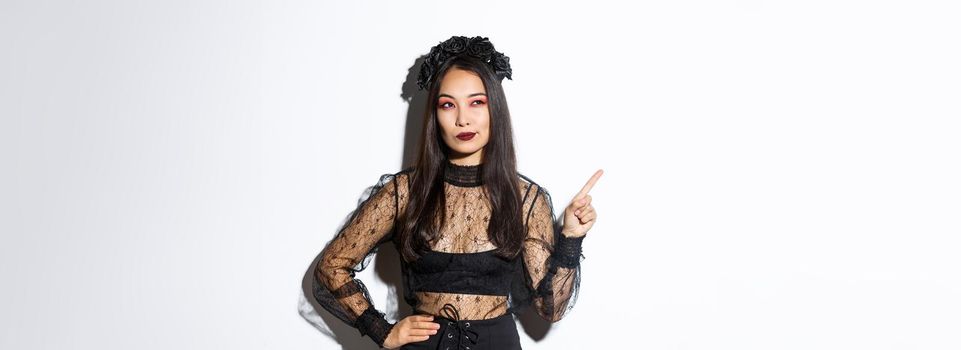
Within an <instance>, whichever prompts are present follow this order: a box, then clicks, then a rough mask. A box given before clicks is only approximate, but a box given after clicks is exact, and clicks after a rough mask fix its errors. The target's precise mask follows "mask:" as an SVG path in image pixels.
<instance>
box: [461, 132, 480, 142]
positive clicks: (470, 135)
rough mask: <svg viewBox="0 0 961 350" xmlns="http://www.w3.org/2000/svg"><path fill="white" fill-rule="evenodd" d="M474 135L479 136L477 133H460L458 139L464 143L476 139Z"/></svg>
mask: <svg viewBox="0 0 961 350" xmlns="http://www.w3.org/2000/svg"><path fill="white" fill-rule="evenodd" d="M474 135H477V133H476V132H462V133H460V134H457V138H458V139H461V140H462V141H470V139H472V138H474Z"/></svg>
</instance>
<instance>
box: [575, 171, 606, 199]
mask: <svg viewBox="0 0 961 350" xmlns="http://www.w3.org/2000/svg"><path fill="white" fill-rule="evenodd" d="M602 174H604V170H602V169H597V171H596V172H594V176H591V179H590V180H587V184H585V185H584V188H581V191H580V192H577V196H576V197H575V198H581V197H583V196H585V195H587V193H588V192H590V191H591V188H592V187H594V183H596V182H597V179H600V178H601V175H602Z"/></svg>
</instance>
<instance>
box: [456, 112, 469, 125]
mask: <svg viewBox="0 0 961 350" xmlns="http://www.w3.org/2000/svg"><path fill="white" fill-rule="evenodd" d="M454 124H455V125H457V126H459V127H465V126H468V125H470V122H469V121H467V115H466V113H463V112H461V110H460V109H459V108H458V109H457V119H456V120H454Z"/></svg>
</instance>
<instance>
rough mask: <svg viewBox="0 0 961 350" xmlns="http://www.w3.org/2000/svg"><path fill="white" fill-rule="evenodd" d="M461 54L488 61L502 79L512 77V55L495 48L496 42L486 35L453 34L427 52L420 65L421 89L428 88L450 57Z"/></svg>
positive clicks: (418, 82) (419, 80)
mask: <svg viewBox="0 0 961 350" xmlns="http://www.w3.org/2000/svg"><path fill="white" fill-rule="evenodd" d="M460 55H468V56H471V57H475V58H478V59H480V60H481V61H484V62H486V63H487V64H489V65H490V66H491V68H492V69H493V70H494V73H495V74H496V75H497V77H498V78H500V79H501V80H503V79H504V78H507V79H511V63H510V57H507V56H504V54H503V53H500V52H497V51H496V50H494V44H492V43H491V42H490V40H487V38H486V37H480V36H475V37H473V38H468V37H466V36H452V37H451V38H450V39H447V41H442V42H441V43H439V44H437V45H435V46H434V47H432V48H430V53H428V54H427V57H426V58H424V62H423V63H421V65H420V73H419V74H418V75H417V86H418V87H420V89H421V90H424V89H427V87H428V86H430V83H431V81H433V80H434V79H435V78H436V77H437V73H438V72H437V70H438V69H439V68H440V66H441V65H442V64H444V62H446V61H447V60H448V59H450V58H452V57H455V56H460ZM511 80H513V79H511Z"/></svg>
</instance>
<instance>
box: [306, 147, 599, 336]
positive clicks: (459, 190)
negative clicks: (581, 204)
mask: <svg viewBox="0 0 961 350" xmlns="http://www.w3.org/2000/svg"><path fill="white" fill-rule="evenodd" d="M482 166H483V165H475V166H460V165H456V164H453V163H449V162H448V163H447V167H446V169H445V172H444V179H445V184H444V187H445V194H446V203H447V206H446V213H447V214H446V215H447V216H448V218H447V220H445V226H444V227H443V228H442V230H441V236H440V238H439V239H438V240H436V241H435V242H431V243H430V246H431V250H430V251H428V252H425V253H424V254H422V255H421V257H420V259H418V260H416V261H414V262H411V263H407V262H405V261H403V260H404V259H403V258H401V259H400V260H401V261H400V263H401V266H402V271H403V275H404V278H403V280H404V298H405V301H406V302H407V303H408V304H410V305H411V307H413V309H414V310H416V312H417V313H426V314H431V315H435V316H439V317H443V318H445V319H454V320H455V321H464V320H491V319H495V318H501V319H504V318H505V317H507V319H510V321H511V327H514V324H513V319H512V318H510V314H513V313H515V312H516V311H518V310H519V309H520V308H521V307H524V306H527V305H532V306H533V307H534V308H535V310H536V311H537V313H538V314H539V315H541V317H543V318H544V319H546V320H549V321H552V322H553V321H557V320H560V319H561V318H562V317H564V315H565V313H566V312H567V311H568V310H570V309H571V308H572V307H573V304H574V301H575V300H576V295H577V289H578V286H579V283H580V260H581V258H582V255H581V243H582V241H583V238H584V236H581V237H565V236H563V235H561V234H560V230H559V229H560V227H559V225H558V223H557V221H556V218H555V215H554V211H553V206H552V203H551V198H550V195H549V194H548V192H547V190H545V189H544V188H543V187H541V186H539V185H538V184H536V183H534V182H533V181H532V180H530V179H529V178H527V177H526V176H524V175H521V174H518V177H517V186H519V188H520V193H522V196H523V207H522V208H523V213H522V214H523V215H524V216H523V222H524V224H525V226H526V230H527V237H526V239H525V240H524V243H523V248H522V252H521V254H519V255H518V258H516V259H513V260H505V259H502V258H499V257H497V256H495V255H493V254H491V252H492V251H493V249H495V248H496V246H494V245H493V244H492V243H491V241H490V240H489V239H488V236H487V227H488V223H489V222H490V220H496V218H492V217H491V209H490V202H489V200H488V199H487V197H486V194H485V193H484V191H483V188H484V187H483V183H482V182H481V180H480V167H482ZM411 171H412V169H411V168H408V169H405V170H403V171H400V172H398V173H394V174H387V175H383V176H381V178H380V180H379V181H378V182H377V184H375V186H373V188H372V191H371V192H370V196H369V197H368V198H367V199H365V200H363V201H362V202H361V204H360V205H359V207H358V208H357V210H356V211H355V212H354V213H353V214H352V215H351V217H350V218H349V219H348V221H347V224H346V225H345V226H344V227H343V229H342V230H341V231H340V232H339V233H338V234H337V235H336V236H335V237H334V238H333V239H332V240H331V241H330V243H328V244H327V246H326V247H325V248H324V250H323V252H322V254H321V255H322V256H321V259H320V260H319V262H318V263H317V265H316V266H315V280H314V288H313V294H314V297H315V298H316V300H317V302H318V303H319V304H320V305H321V306H322V307H323V308H324V309H326V310H327V311H329V312H330V313H331V314H333V315H334V316H336V317H337V318H339V319H341V320H343V321H344V322H346V323H347V324H349V325H351V326H353V327H355V328H357V329H358V330H359V331H360V333H361V334H362V335H367V336H369V337H370V338H371V339H372V340H373V341H374V342H375V343H377V345H379V346H383V343H384V339H385V338H386V337H387V335H388V334H389V333H390V330H391V328H392V327H393V326H394V323H391V322H389V321H388V320H387V319H386V318H385V317H384V313H382V312H380V311H378V310H377V309H376V308H375V307H374V306H373V304H372V303H371V298H370V295H369V293H368V292H367V289H366V288H365V287H364V284H363V283H362V282H361V281H360V280H359V279H357V278H354V276H355V273H356V272H359V271H361V270H363V269H364V268H365V267H366V265H367V263H368V262H369V260H370V257H371V256H372V255H373V254H374V253H375V252H376V250H377V247H378V246H379V245H380V244H382V243H386V242H389V241H393V240H394V239H395V235H394V228H395V227H398V226H399V225H398V218H400V217H402V214H403V213H404V210H405V209H406V203H407V196H408V187H409V178H410V175H411ZM394 244H397V242H394ZM505 315H507V316H505ZM435 320H436V318H435ZM475 323H477V322H475ZM468 325H469V323H468ZM475 328H476V327H475ZM513 329H514V332H516V328H513ZM449 333H450V332H448V334H447V335H448V336H450V337H453V335H452V334H449ZM444 335H445V333H444V329H441V331H440V332H438V334H437V337H438V338H440V337H443V336H444ZM474 335H475V336H476V334H474ZM461 336H462V334H458V339H459V338H461ZM514 336H515V337H516V333H515V335H514ZM433 337H434V336H432V338H433ZM468 338H469V337H468ZM475 342H476V340H475ZM468 344H469V343H468ZM518 347H519V346H518ZM455 348H456V347H455ZM464 348H466V346H465V347H464ZM473 348H474V349H476V347H473Z"/></svg>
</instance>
